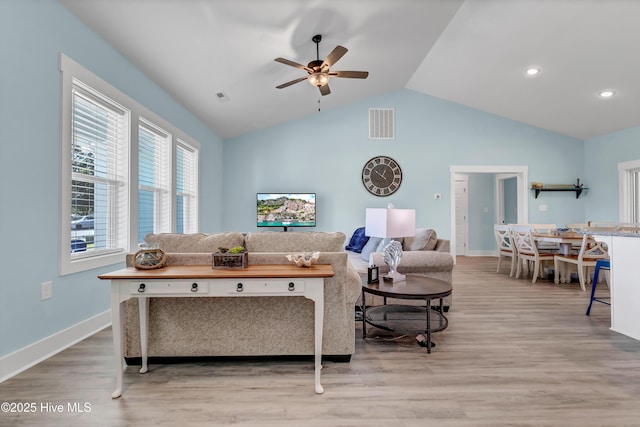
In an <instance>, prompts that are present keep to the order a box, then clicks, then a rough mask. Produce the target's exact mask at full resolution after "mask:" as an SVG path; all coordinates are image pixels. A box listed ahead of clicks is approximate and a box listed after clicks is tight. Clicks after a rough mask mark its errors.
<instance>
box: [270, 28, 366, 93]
mask: <svg viewBox="0 0 640 427" xmlns="http://www.w3.org/2000/svg"><path fill="white" fill-rule="evenodd" d="M311 40H312V41H313V42H314V43H315V44H316V59H315V60H313V61H311V62H309V64H308V65H307V66H304V65H302V64H298V63H297V62H293V61H289V60H288V59H284V58H276V59H275V61H276V62H280V63H282V64H285V65H291V66H292V67H296V68H300V69H301V70H305V71H306V72H307V73H309V75H308V76H306V77H300V78H299V79H295V80H291V81H290V82H287V83H283V84H281V85H280V86H276V88H277V89H283V88H285V87H287V86H291V85H292V84H295V83H298V82H301V81H303V80H307V81H308V82H309V83H310V84H311V85H312V86H316V87H317V88H318V89H320V93H321V94H322V95H323V96H324V95H329V94H330V93H331V90H330V89H329V79H330V78H331V77H344V78H348V79H366V78H367V76H369V72H368V71H331V67H332V66H333V64H335V63H336V62H338V60H339V59H340V58H342V57H343V56H344V54H345V53H347V48H346V47H343V46H336V47H335V48H334V49H333V51H331V53H330V54H329V55H328V56H327V57H326V59H325V60H324V61H321V60H320V47H319V45H320V41H322V35H320V34H316V35H315V36H313V37H312V38H311Z"/></svg>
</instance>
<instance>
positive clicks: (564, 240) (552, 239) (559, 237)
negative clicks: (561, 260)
mask: <svg viewBox="0 0 640 427" xmlns="http://www.w3.org/2000/svg"><path fill="white" fill-rule="evenodd" d="M583 237H584V233H578V232H575V231H566V232H564V231H561V232H558V231H556V232H550V233H534V234H533V240H535V241H536V242H545V243H557V244H558V254H561V255H565V256H568V255H571V247H572V246H574V245H580V244H582V239H583Z"/></svg>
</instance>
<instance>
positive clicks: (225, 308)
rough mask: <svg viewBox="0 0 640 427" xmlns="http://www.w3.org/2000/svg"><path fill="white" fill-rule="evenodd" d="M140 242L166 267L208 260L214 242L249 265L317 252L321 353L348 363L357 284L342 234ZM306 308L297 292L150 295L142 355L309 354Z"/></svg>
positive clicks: (168, 237)
mask: <svg viewBox="0 0 640 427" xmlns="http://www.w3.org/2000/svg"><path fill="white" fill-rule="evenodd" d="M145 241H146V242H147V243H150V244H157V245H158V246H159V247H160V248H161V249H163V250H164V251H165V252H166V253H167V264H168V265H178V264H182V265H199V264H200V265H201V264H208V265H211V261H212V253H213V252H216V251H217V250H218V248H219V247H227V248H231V247H234V246H240V245H243V246H245V247H246V248H247V251H248V252H249V265H252V264H254V265H255V264H287V263H288V262H289V261H288V260H287V259H286V255H288V254H292V253H301V252H311V251H319V252H320V258H319V260H318V262H319V263H320V264H331V266H332V267H333V270H334V273H335V275H334V276H333V277H331V278H328V279H325V306H324V309H325V312H324V332H323V345H322V352H323V355H325V356H326V357H327V358H332V359H334V360H340V361H348V360H349V358H350V356H351V355H352V354H353V353H354V352H355V320H354V319H355V316H354V306H355V304H356V301H357V299H358V296H359V295H360V290H361V282H360V278H359V276H358V274H357V273H356V271H355V270H354V268H353V266H352V265H351V264H350V263H349V262H348V261H347V254H346V252H345V251H344V241H345V235H344V234H343V233H321V232H313V233H304V232H302V233H299V232H286V233H284V232H264V233H248V234H241V233H217V234H186V235H184V234H170V233H168V234H150V235H148V236H146V238H145ZM132 257H133V255H132V254H130V255H129V256H128V257H127V265H132ZM125 304H126V307H125V313H126V314H125V328H124V344H125V345H124V347H125V358H127V360H128V361H129V362H132V361H133V360H135V358H139V357H140V335H139V321H138V308H137V301H135V300H129V301H127V302H126V303H125ZM313 305H314V303H313V301H311V300H308V299H306V298H304V297H288V298H277V297H259V298H253V297H246V298H155V299H153V298H152V299H151V301H150V310H149V311H150V313H149V357H150V358H151V359H152V360H153V359H154V358H167V357H194V356H195V357H201V356H282V355H287V356H301V355H313V353H314V339H313V337H314V333H313V331H314V316H313V313H314V311H313V308H314V307H313Z"/></svg>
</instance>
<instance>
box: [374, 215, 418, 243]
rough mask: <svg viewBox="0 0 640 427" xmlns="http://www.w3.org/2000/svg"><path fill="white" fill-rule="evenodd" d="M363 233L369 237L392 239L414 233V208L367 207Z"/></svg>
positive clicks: (413, 234)
mask: <svg viewBox="0 0 640 427" xmlns="http://www.w3.org/2000/svg"><path fill="white" fill-rule="evenodd" d="M364 232H365V234H366V235H367V236H369V237H382V238H384V239H393V238H396V237H410V236H415V234H416V211H415V209H384V208H367V212H366V218H365V230H364Z"/></svg>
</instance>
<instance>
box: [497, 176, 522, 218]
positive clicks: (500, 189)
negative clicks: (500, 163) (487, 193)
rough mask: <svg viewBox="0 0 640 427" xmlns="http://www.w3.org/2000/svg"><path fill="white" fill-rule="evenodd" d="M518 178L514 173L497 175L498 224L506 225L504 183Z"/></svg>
mask: <svg viewBox="0 0 640 427" xmlns="http://www.w3.org/2000/svg"><path fill="white" fill-rule="evenodd" d="M517 177H518V175H516V174H513V173H499V174H496V224H504V181H505V180H507V179H511V178H517Z"/></svg>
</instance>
